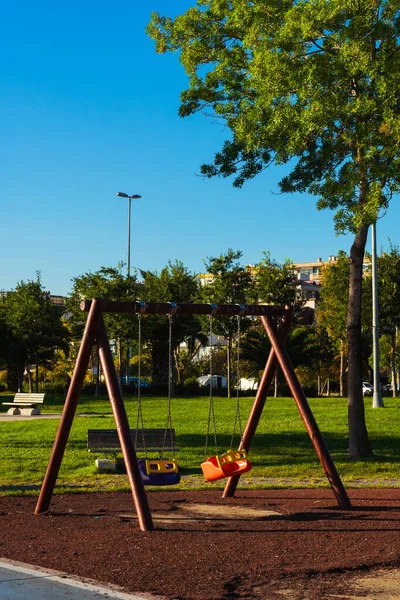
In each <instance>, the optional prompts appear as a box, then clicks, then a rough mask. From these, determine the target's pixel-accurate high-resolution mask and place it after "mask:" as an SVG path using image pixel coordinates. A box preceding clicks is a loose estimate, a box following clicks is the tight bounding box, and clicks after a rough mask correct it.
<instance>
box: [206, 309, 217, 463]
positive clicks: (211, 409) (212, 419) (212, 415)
mask: <svg viewBox="0 0 400 600" xmlns="http://www.w3.org/2000/svg"><path fill="white" fill-rule="evenodd" d="M209 319H210V330H209V337H210V403H209V407H208V420H207V433H206V443H205V448H204V460H207V458H208V456H207V454H208V452H207V449H208V437H209V434H210V425H211V422H212V424H213V430H214V444H215V455H216V456H217V455H218V444H217V424H216V421H215V412H214V399H213V360H212V335H213V332H212V315H209Z"/></svg>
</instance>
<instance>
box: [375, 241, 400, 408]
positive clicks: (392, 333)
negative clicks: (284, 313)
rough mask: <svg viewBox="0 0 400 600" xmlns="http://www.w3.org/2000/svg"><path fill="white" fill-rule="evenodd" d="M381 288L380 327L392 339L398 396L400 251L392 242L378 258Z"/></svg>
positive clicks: (391, 350)
mask: <svg viewBox="0 0 400 600" xmlns="http://www.w3.org/2000/svg"><path fill="white" fill-rule="evenodd" d="M377 262H378V264H377V267H378V269H377V272H378V288H379V295H378V296H379V329H380V331H381V332H383V333H385V334H387V336H388V337H389V339H390V370H391V378H392V390H393V397H396V396H397V394H398V392H397V385H396V342H397V339H396V338H397V331H398V328H399V326H400V252H399V248H398V246H394V245H393V244H392V243H390V248H389V250H388V251H387V252H384V253H382V254H381V255H380V256H379V257H378V259H377Z"/></svg>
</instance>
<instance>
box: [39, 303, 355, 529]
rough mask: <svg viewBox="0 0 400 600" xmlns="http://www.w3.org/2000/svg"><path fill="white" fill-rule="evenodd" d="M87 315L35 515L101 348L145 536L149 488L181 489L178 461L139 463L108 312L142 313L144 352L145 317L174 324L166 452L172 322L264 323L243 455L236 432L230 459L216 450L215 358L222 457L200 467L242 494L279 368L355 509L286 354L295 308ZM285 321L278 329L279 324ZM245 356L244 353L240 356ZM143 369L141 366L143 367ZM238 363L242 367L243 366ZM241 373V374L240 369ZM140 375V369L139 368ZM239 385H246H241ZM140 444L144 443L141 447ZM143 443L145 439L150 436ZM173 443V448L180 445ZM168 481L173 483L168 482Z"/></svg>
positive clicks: (143, 308) (130, 309)
mask: <svg viewBox="0 0 400 600" xmlns="http://www.w3.org/2000/svg"><path fill="white" fill-rule="evenodd" d="M81 309H82V310H83V311H85V312H88V313H89V314H88V318H87V322H86V327H85V331H84V333H83V338H82V342H81V346H80V349H79V353H78V357H77V360H76V364H75V369H74V373H73V376H72V379H71V383H70V386H69V389H68V393H67V397H66V400H65V404H64V409H63V413H62V416H61V420H60V424H59V427H58V431H57V434H56V438H55V441H54V445H53V450H52V453H51V456H50V460H49V464H48V466H47V470H46V474H45V477H44V480H43V484H42V488H41V491H40V494H39V498H38V501H37V504H36V508H35V514H36V515H38V514H41V513H43V512H46V511H47V510H48V509H49V506H50V502H51V498H52V495H53V491H54V487H55V484H56V481H57V477H58V473H59V470H60V466H61V462H62V459H63V456H64V452H65V448H66V444H67V441H68V437H69V433H70V431H71V427H72V423H73V419H74V416H75V413H76V408H77V404H78V400H79V396H80V393H81V390H82V386H83V383H84V379H85V375H86V371H87V368H88V365H89V360H90V355H91V352H92V349H93V347H94V345H95V344H97V347H98V351H99V357H100V362H101V366H102V369H103V374H104V378H105V382H106V387H107V392H108V396H109V399H110V404H111V408H112V412H113V416H114V420H115V424H116V429H117V432H118V437H119V442H120V446H121V450H122V454H123V457H124V461H125V466H126V472H127V475H128V481H129V485H130V488H131V492H132V497H133V503H134V507H135V510H136V513H137V516H138V521H139V528H140V529H141V530H142V531H151V530H153V529H154V525H153V519H152V515H151V511H150V507H149V504H148V499H147V495H146V492H145V487H144V486H145V484H149V485H173V484H174V483H178V481H179V478H180V475H179V472H178V465H177V461H176V459H175V458H174V457H173V458H172V459H170V458H164V457H163V452H162V451H161V456H160V458H156V459H151V458H148V457H147V454H146V452H145V455H146V456H145V458H144V459H139V460H138V458H137V455H136V449H135V441H134V440H133V439H132V436H131V433H130V428H129V422H128V418H127V414H126V410H125V405H124V401H123V397H122V393H121V389H120V385H119V381H118V377H117V373H116V370H115V365H114V362H113V357H112V352H111V347H110V342H109V339H108V336H107V332H106V328H105V324H104V319H103V313H124V314H137V315H138V316H139V341H140V345H141V328H140V323H141V321H140V317H141V315H143V314H149V315H156V314H157V315H162V314H164V315H168V316H169V319H170V322H169V323H170V324H169V351H170V356H169V377H168V379H169V382H168V415H167V424H166V428H165V434H164V442H163V447H165V444H166V439H167V434H168V430H169V431H170V432H172V418H171V386H172V364H171V360H172V358H171V355H172V353H171V335H172V334H171V321H172V316H173V315H175V314H178V315H195V314H196V315H209V316H210V332H211V333H212V317H215V316H232V317H233V316H236V317H243V316H252V317H255V316H259V317H260V318H261V323H262V325H263V327H264V329H265V331H266V333H267V335H268V337H269V340H270V342H271V350H270V354H269V357H268V360H267V363H266V366H265V369H264V372H263V375H262V378H261V382H260V385H259V387H258V390H257V394H256V397H255V400H254V403H253V407H252V410H251V412H250V416H249V419H248V421H247V424H246V427H245V430H244V433H243V436H241V441H240V444H239V447H238V448H237V449H232V446H233V437H234V434H235V426H234V431H233V434H232V441H231V448H230V449H229V450H228V451H226V452H224V453H223V454H218V447H217V443H216V441H217V440H216V427H215V415H214V406H213V394H212V355H210V370H211V378H210V382H211V383H210V407H209V417H208V429H207V436H206V449H205V454H206V453H207V442H208V435H209V431H210V424H211V423H213V426H214V438H215V446H216V452H215V455H214V456H210V457H207V456H205V460H204V462H203V463H202V464H201V468H202V471H203V474H204V477H205V479H206V480H207V481H215V480H218V479H222V478H227V483H226V485H225V489H224V492H223V497H224V498H226V497H232V496H234V494H235V491H236V487H237V485H238V482H239V479H240V476H241V475H242V474H243V473H246V472H248V471H249V470H250V469H251V463H250V461H249V460H248V458H247V453H248V451H249V449H250V446H251V443H252V440H253V437H254V435H255V433H256V430H257V426H258V423H259V421H260V418H261V415H262V412H263V408H264V405H265V402H266V398H267V392H268V389H269V387H270V384H271V382H272V379H273V376H274V373H275V369H276V367H277V365H278V364H279V366H280V368H281V370H282V373H283V374H284V376H285V379H286V381H287V384H288V386H289V388H290V391H291V393H292V396H293V398H294V400H295V402H296V405H297V407H298V410H299V412H300V415H301V417H302V419H303V422H304V424H305V427H306V429H307V432H308V434H309V436H310V439H311V442H312V444H313V446H314V449H315V451H316V454H317V456H318V458H319V460H320V462H321V465H322V467H323V469H324V471H325V474H326V476H327V479H328V482H329V484H330V486H331V488H332V491H333V493H334V495H335V497H336V500H337V502H338V504H339V506H340V508H342V509H345V510H348V509H350V508H351V502H350V499H349V497H348V495H347V492H346V490H345V488H344V486H343V483H342V481H341V479H340V476H339V474H338V472H337V470H336V466H335V464H334V462H333V460H332V457H331V455H330V453H329V450H328V448H327V446H326V444H325V442H324V439H323V437H322V435H321V432H320V430H319V428H318V425H317V423H316V421H315V418H314V415H313V413H312V411H311V408H310V406H309V404H308V402H307V398H306V397H305V394H304V391H303V389H302V387H301V385H300V383H299V381H298V379H297V376H296V374H295V371H294V369H293V366H292V364H291V362H290V359H289V356H288V353H287V351H286V348H285V343H284V340H285V338H286V335H287V332H288V330H289V326H290V319H291V311H290V310H289V309H288V308H284V307H279V306H266V305H238V304H223V305H214V304H192V303H186V304H184V303H182V304H175V303H173V302H154V303H148V304H146V303H144V302H139V301H130V302H118V301H107V300H103V299H99V298H95V299H93V300H92V301H87V300H83V301H82V303H81ZM278 321H279V325H278ZM239 338H240V319H238V344H239ZM238 356H239V349H238ZM139 362H140V361H139ZM238 364H239V363H238ZM238 368H239V367H238ZM139 369H140V367H139ZM238 381H239V379H238ZM137 418H138V421H137V425H138V426H137V428H136V431H137V432H138V431H140V426H141V427H142V433H143V415H142V409H141V402H140V371H139V381H138V417H137ZM237 421H239V426H240V411H239V394H237V404H236V417H235V424H236V422H237ZM136 441H137V440H136ZM143 441H144V434H143ZM172 442H173V440H171V447H173V446H174V444H173V443H172ZM167 481H169V482H168V483H167Z"/></svg>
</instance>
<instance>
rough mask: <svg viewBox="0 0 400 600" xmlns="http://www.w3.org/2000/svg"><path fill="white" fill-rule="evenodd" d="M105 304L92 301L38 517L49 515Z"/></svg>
mask: <svg viewBox="0 0 400 600" xmlns="http://www.w3.org/2000/svg"><path fill="white" fill-rule="evenodd" d="M102 304H103V301H102V300H99V299H95V300H92V304H91V307H90V312H89V315H88V319H87V322H86V327H85V331H84V333H83V337H82V343H81V347H80V348H79V353H78V358H77V361H76V365H75V369H74V373H73V375H72V379H71V383H70V386H69V389H68V393H67V397H66V400H65V404H64V409H63V413H62V415H61V420H60V424H59V426H58V431H57V435H56V439H55V440H54V445H53V450H52V453H51V456H50V460H49V464H48V466H47V471H46V475H45V478H44V480H43V484H42V489H41V491H40V495H39V499H38V501H37V504H36V509H35V515H38V514H40V513H43V512H45V511H46V510H48V508H49V506H50V501H51V497H52V495H53V490H54V486H55V484H56V481H57V476H58V472H59V470H60V466H61V461H62V459H63V456H64V452H65V447H66V445H67V441H68V436H69V432H70V431H71V427H72V421H73V419H74V415H75V412H76V407H77V404H78V400H79V394H80V392H81V389H82V386H83V382H84V380H85V375H86V371H87V368H88V366H89V360H90V353H91V351H92V348H93V345H94V342H95V337H96V332H97V326H98V323H99V320H100V317H101V312H102Z"/></svg>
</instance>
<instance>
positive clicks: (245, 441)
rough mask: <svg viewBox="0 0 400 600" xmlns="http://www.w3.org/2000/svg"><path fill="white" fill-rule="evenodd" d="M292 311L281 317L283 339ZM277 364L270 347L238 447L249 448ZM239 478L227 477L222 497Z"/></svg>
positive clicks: (230, 493)
mask: <svg viewBox="0 0 400 600" xmlns="http://www.w3.org/2000/svg"><path fill="white" fill-rule="evenodd" d="M291 317H292V312H291V310H289V309H288V310H287V311H286V313H285V315H284V317H283V319H282V327H281V328H280V331H279V333H280V335H281V336H282V339H283V340H285V339H286V336H287V332H288V331H289V327H290V322H291ZM277 365H278V359H277V357H276V354H275V351H274V348H273V347H272V348H271V350H270V353H269V356H268V360H267V363H266V365H265V369H264V372H263V374H262V377H261V381H260V385H259V386H258V390H257V394H256V397H255V398H254V403H253V407H252V409H251V413H250V415H249V418H248V421H247V424H246V427H245V430H244V432H243V436H242V439H241V441H240V444H239V449H240V450H241V449H242V448H244V449H245V450H246V451H247V452H248V451H249V450H250V446H251V443H252V441H253V438H254V435H255V433H256V430H257V427H258V424H259V422H260V419H261V415H262V412H263V410H264V406H265V402H266V399H267V394H268V389H269V387H270V385H271V382H272V379H273V377H274V374H275V369H276V367H277ZM239 479H240V475H236V476H233V477H229V478H228V480H227V482H226V485H225V489H224V492H223V494H222V497H223V498H231V497H233V496H234V495H235V491H236V488H237V486H238V483H239Z"/></svg>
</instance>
